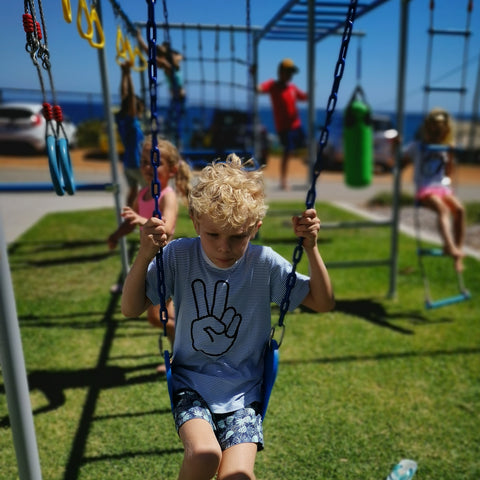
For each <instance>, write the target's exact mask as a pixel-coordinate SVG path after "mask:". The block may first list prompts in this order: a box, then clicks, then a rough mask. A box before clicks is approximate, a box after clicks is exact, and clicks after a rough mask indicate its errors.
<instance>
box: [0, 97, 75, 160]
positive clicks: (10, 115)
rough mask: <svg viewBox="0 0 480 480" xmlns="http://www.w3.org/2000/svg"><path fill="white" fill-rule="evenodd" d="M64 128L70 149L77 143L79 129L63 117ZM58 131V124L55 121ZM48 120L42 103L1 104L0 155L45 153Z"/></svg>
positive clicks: (54, 124)
mask: <svg viewBox="0 0 480 480" xmlns="http://www.w3.org/2000/svg"><path fill="white" fill-rule="evenodd" d="M62 124H63V127H64V129H65V134H66V137H67V140H68V144H69V146H70V147H74V146H75V143H76V136H77V127H76V126H75V125H74V124H73V123H72V122H71V121H70V120H68V118H66V117H65V115H64V116H63V122H62ZM53 126H54V128H55V130H56V122H55V120H54V121H53ZM45 130H46V120H45V118H44V116H43V113H42V105H41V104H40V103H19V102H18V103H13V102H12V103H1V104H0V153H3V152H5V151H6V150H7V149H8V150H9V151H12V149H13V148H15V147H18V148H19V150H21V151H22V152H24V151H25V150H33V151H35V152H43V151H45V149H46V144H45Z"/></svg>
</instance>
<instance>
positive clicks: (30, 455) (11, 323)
mask: <svg viewBox="0 0 480 480" xmlns="http://www.w3.org/2000/svg"><path fill="white" fill-rule="evenodd" d="M0 364H1V367H2V375H3V379H4V383H5V391H6V394H7V405H8V413H9V417H10V424H11V426H12V435H13V445H14V447H15V454H16V456H17V464H18V476H19V478H20V479H21V480H41V478H42V474H41V470H40V459H39V456H38V448H37V440H36V437H35V427H34V424H33V415H32V406H31V404H30V395H29V391H28V383H27V374H26V370H25V359H24V357H23V348H22V341H21V337H20V328H19V326H18V318H17V311H16V306H15V296H14V294H13V286H12V279H11V276H10V267H9V264H8V257H7V247H6V242H5V236H4V233H3V224H2V222H1V219H0Z"/></svg>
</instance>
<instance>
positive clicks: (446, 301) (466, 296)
mask: <svg viewBox="0 0 480 480" xmlns="http://www.w3.org/2000/svg"><path fill="white" fill-rule="evenodd" d="M470 298H472V295H471V294H470V292H468V291H465V292H462V293H460V294H459V295H453V296H452V297H446V298H442V299H440V300H436V301H434V302H432V301H429V300H426V301H425V308H426V309H427V310H433V309H434V308H440V307H446V306H447V305H453V304H455V303H460V302H465V301H466V300H470Z"/></svg>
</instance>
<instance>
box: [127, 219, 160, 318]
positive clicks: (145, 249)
mask: <svg viewBox="0 0 480 480" xmlns="http://www.w3.org/2000/svg"><path fill="white" fill-rule="evenodd" d="M166 243H167V234H166V233H165V222H164V221H163V220H160V219H158V218H150V219H149V220H148V221H147V223H145V225H144V226H143V228H142V232H141V234H140V249H139V251H138V254H137V256H136V257H135V261H134V262H133V265H132V268H131V269H130V271H129V272H128V275H127V277H126V278H125V283H124V285H123V291H122V304H121V307H122V313H123V315H125V316H126V317H138V316H139V315H141V314H142V313H143V312H144V311H145V310H146V309H147V308H148V307H149V306H150V305H151V304H152V303H151V302H150V300H149V299H148V297H147V295H146V289H145V281H146V277H147V270H148V265H149V264H150V262H151V261H152V259H153V258H154V257H155V255H156V254H157V252H158V250H159V249H160V248H162V247H164V246H165V245H166Z"/></svg>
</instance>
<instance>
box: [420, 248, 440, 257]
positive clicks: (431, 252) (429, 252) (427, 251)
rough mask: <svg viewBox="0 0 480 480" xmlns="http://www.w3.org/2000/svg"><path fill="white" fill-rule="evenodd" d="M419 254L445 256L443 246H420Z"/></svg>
mask: <svg viewBox="0 0 480 480" xmlns="http://www.w3.org/2000/svg"><path fill="white" fill-rule="evenodd" d="M417 255H423V256H424V257H425V256H430V257H443V256H444V255H445V254H444V253H443V250H442V249H441V248H418V249H417Z"/></svg>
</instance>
